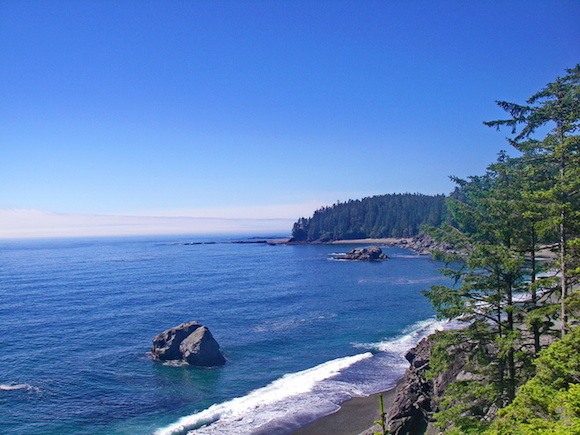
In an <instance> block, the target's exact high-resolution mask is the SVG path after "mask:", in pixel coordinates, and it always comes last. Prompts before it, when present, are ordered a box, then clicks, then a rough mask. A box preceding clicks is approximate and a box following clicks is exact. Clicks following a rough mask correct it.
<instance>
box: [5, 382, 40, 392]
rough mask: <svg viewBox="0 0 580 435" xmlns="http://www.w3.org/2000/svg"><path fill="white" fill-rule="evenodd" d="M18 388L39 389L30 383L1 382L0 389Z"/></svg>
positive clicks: (12, 389)
mask: <svg viewBox="0 0 580 435" xmlns="http://www.w3.org/2000/svg"><path fill="white" fill-rule="evenodd" d="M16 390H28V391H39V389H38V388H36V387H33V386H31V385H28V384H0V391H16Z"/></svg>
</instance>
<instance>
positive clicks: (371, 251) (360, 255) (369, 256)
mask: <svg viewBox="0 0 580 435" xmlns="http://www.w3.org/2000/svg"><path fill="white" fill-rule="evenodd" d="M333 258H334V259H335V260H354V261H384V260H386V259H388V258H389V257H388V256H387V254H385V253H384V252H383V250H382V249H381V248H379V247H378V246H369V247H367V248H354V249H351V250H350V251H348V252H347V253H346V254H338V255H335V256H334V257H333Z"/></svg>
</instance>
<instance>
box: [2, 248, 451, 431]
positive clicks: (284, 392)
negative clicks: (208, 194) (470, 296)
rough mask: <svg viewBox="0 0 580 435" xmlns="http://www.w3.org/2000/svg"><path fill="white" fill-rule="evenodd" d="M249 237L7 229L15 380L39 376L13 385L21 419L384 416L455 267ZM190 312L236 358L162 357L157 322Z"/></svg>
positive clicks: (401, 254)
mask: <svg viewBox="0 0 580 435" xmlns="http://www.w3.org/2000/svg"><path fill="white" fill-rule="evenodd" d="M239 239H240V237H239V236H238V237H227V238H222V239H218V240H215V238H214V239H210V238H207V237H205V238H195V239H192V238H190V237H173V238H168V237H164V238H126V239H118V238H117V239H69V240H44V241H19V242H16V241H14V242H3V246H2V247H3V251H4V252H5V255H4V256H3V258H2V260H1V261H2V268H1V269H0V270H1V271H2V272H1V273H2V281H3V282H4V283H6V285H5V287H4V289H3V290H2V291H3V294H2V297H3V299H4V300H5V301H6V303H5V305H4V307H3V308H2V310H3V312H2V315H3V318H6V319H9V321H8V322H4V323H3V325H2V328H3V329H5V330H4V331H2V332H3V334H2V337H7V336H8V333H9V331H13V330H21V331H22V334H21V335H22V336H21V337H20V339H19V340H17V342H16V343H11V345H10V346H8V343H3V344H4V347H5V348H6V349H7V351H6V352H5V354H4V355H3V356H2V357H0V367H1V368H2V373H3V378H2V379H1V382H0V383H1V384H2V385H5V386H7V387H10V386H14V385H26V386H27V388H20V389H11V390H3V391H0V406H2V407H3V408H7V407H8V404H10V409H9V412H8V414H7V416H8V418H7V420H6V424H7V428H8V429H9V430H10V432H11V433H16V434H18V433H22V434H24V433H26V434H35V433H36V434H41V433H47V432H53V433H56V432H58V433H62V434H67V433H70V434H73V433H75V434H77V433H87V434H88V433H97V434H98V433H102V434H105V433H126V434H129V433H131V434H133V433H137V434H139V433H143V434H146V433H159V434H161V433H187V432H188V431H191V430H195V432H194V433H232V434H233V433H267V432H268V431H269V432H270V433H273V432H272V431H275V432H276V433H293V432H296V431H306V432H298V433H308V432H307V431H308V430H313V429H312V428H315V429H314V430H315V431H318V433H324V432H320V431H321V429H320V428H321V427H323V426H320V425H321V424H336V423H328V422H329V421H333V420H334V421H337V420H336V419H341V418H343V417H341V416H346V417H344V418H346V420H349V421H351V420H353V418H352V417H353V415H358V416H360V417H361V419H362V418H368V422H367V423H368V424H367V423H365V425H364V426H366V427H368V426H370V425H372V421H373V419H374V417H373V415H372V412H373V409H374V410H376V413H377V414H378V399H377V397H376V393H378V392H381V391H386V390H389V389H391V388H393V387H394V386H395V384H396V382H397V380H398V379H400V378H401V377H402V375H403V373H404V371H405V369H406V367H407V365H408V363H407V362H406V360H405V359H404V358H403V355H404V353H405V352H406V351H407V350H408V349H409V348H411V347H412V346H414V345H415V344H416V343H417V342H418V341H419V340H420V339H421V338H422V337H424V336H427V335H428V334H430V333H431V332H433V331H434V330H436V329H439V328H444V327H445V324H443V323H441V322H436V321H435V320H434V318H433V313H432V310H431V307H430V306H429V304H428V302H427V301H426V300H425V299H424V298H423V296H422V295H421V294H420V290H422V289H424V288H426V287H428V286H429V285H431V284H432V283H441V282H445V281H443V280H444V278H442V277H441V276H440V275H439V274H438V272H437V269H438V267H439V264H438V263H437V262H434V261H433V260H431V258H430V257H429V256H424V255H417V254H415V253H413V252H411V251H408V250H404V249H400V248H384V250H385V252H386V253H387V254H388V255H389V257H390V259H389V260H387V261H385V262H382V263H368V262H344V261H333V260H332V259H331V258H332V254H335V253H337V252H343V251H346V250H348V249H349V246H347V245H304V246H286V245H269V244H257V243H230V242H231V241H239ZM191 242H196V243H197V242H200V243H202V244H190V243H191ZM204 242H212V243H211V244H203V243H204ZM213 242H218V243H213ZM358 246H360V245H358ZM189 320H198V321H201V322H203V323H204V324H206V325H208V326H209V327H210V328H211V331H212V333H213V334H214V336H215V337H216V339H217V340H218V341H219V343H220V345H221V347H222V350H223V352H224V355H225V356H226V359H227V363H226V365H225V366H224V367H221V368H217V369H197V368H191V367H171V366H167V365H163V364H159V363H155V362H153V361H152V360H151V359H150V358H149V356H148V354H147V353H148V351H149V347H150V344H151V339H152V337H153V336H154V335H155V334H156V333H158V332H160V331H161V330H164V329H166V328H168V327H171V326H174V325H176V324H179V323H181V322H184V321H189ZM17 325H20V328H21V329H18V326H17ZM38 361H44V363H43V364H38ZM387 401H388V400H387ZM7 409H8V408H7ZM339 409H341V411H339V412H338V413H336V411H337V410H339ZM368 412H371V413H370V414H367V413H368ZM104 416H107V417H106V418H105V417H104ZM324 416H328V417H324ZM321 417H324V418H321ZM338 421H339V423H338V425H339V426H340V427H343V428H345V430H346V429H347V426H346V425H345V423H344V419H343V421H342V422H340V420H338ZM361 423H362V421H361ZM316 425H318V426H316ZM325 427H326V428H330V427H332V426H325ZM317 428H318V429H317ZM362 429H363V430H364V429H365V427H363V428H362ZM324 430H326V429H324ZM328 430H331V429H328ZM348 430H350V429H348ZM353 430H355V429H353ZM356 430H358V429H356ZM310 433H315V432H310ZM345 433H346V432H345ZM353 433H354V432H353Z"/></svg>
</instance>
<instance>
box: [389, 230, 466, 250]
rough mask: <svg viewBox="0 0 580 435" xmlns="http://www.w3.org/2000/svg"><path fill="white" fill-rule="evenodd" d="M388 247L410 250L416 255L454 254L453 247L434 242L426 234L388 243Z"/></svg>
mask: <svg viewBox="0 0 580 435" xmlns="http://www.w3.org/2000/svg"><path fill="white" fill-rule="evenodd" d="M388 245H389V246H397V247H399V248H404V249H410V250H411V251H415V252H416V253H418V254H423V255H425V254H431V253H433V252H434V251H442V252H455V251H454V250H453V247H452V246H451V245H449V244H446V243H439V242H436V241H435V239H433V237H431V236H429V235H427V234H420V235H418V236H415V237H413V238H410V239H400V240H398V241H397V242H394V243H389V244H388Z"/></svg>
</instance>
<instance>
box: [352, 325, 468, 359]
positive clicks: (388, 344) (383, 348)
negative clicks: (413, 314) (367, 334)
mask: <svg viewBox="0 0 580 435" xmlns="http://www.w3.org/2000/svg"><path fill="white" fill-rule="evenodd" d="M461 325H462V323H461V322H460V321H458V320H436V319H434V318H430V319H427V320H421V321H419V322H417V323H414V324H413V325H411V326H409V327H407V328H405V329H404V330H403V332H402V333H401V334H400V335H398V336H397V337H395V338H390V339H388V340H384V341H379V342H376V343H353V346H354V347H357V348H361V349H374V350H378V351H380V352H392V353H394V354H400V355H402V354H404V353H405V352H406V351H407V350H409V349H410V348H411V347H413V346H415V345H416V344H417V343H419V341H421V340H422V339H423V338H424V337H427V336H428V335H431V334H433V333H434V332H436V331H442V330H446V329H457V328H460V327H461Z"/></svg>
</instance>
